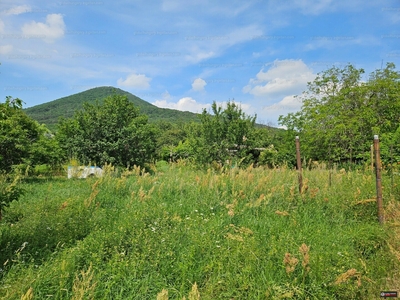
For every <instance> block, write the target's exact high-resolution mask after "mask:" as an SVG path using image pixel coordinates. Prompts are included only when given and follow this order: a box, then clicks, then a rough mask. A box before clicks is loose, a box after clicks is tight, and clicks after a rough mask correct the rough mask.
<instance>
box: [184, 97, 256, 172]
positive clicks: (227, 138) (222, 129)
mask: <svg viewBox="0 0 400 300" xmlns="http://www.w3.org/2000/svg"><path fill="white" fill-rule="evenodd" d="M211 109H212V113H210V112H208V111H207V110H205V109H204V110H203V112H202V114H201V116H200V120H201V124H200V125H199V128H198V130H196V131H194V132H193V135H192V137H191V145H192V146H193V152H194V153H195V159H196V161H198V162H199V163H202V164H207V163H211V162H213V161H216V162H221V163H225V161H226V160H228V159H231V158H240V159H246V158H248V159H249V160H250V159H251V158H250V156H251V150H252V147H253V145H254V141H255V134H254V133H255V127H254V124H255V120H256V117H255V116H254V117H251V116H247V115H246V114H245V113H244V112H243V111H242V109H241V107H240V106H239V105H237V104H236V103H235V102H233V101H232V102H231V101H229V102H228V103H227V105H226V108H225V109H222V107H221V106H218V105H217V104H216V102H215V101H214V102H213V104H212V106H211Z"/></svg>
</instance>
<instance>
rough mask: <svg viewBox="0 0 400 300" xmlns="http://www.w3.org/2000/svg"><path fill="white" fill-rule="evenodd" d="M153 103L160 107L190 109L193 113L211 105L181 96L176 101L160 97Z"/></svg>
mask: <svg viewBox="0 0 400 300" xmlns="http://www.w3.org/2000/svg"><path fill="white" fill-rule="evenodd" d="M153 104H154V105H155V106H158V107H161V108H171V109H176V110H181V111H190V112H194V113H201V112H202V111H203V108H205V109H208V108H210V107H211V105H210V104H202V103H198V102H197V101H196V100H195V99H193V98H192V97H183V98H181V99H179V101H178V102H168V101H167V100H165V99H162V100H157V101H155V102H153Z"/></svg>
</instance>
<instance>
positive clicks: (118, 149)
mask: <svg viewBox="0 0 400 300" xmlns="http://www.w3.org/2000/svg"><path fill="white" fill-rule="evenodd" d="M83 107H84V108H83V110H81V111H77V112H76V113H75V115H74V117H73V118H72V119H61V120H60V122H59V124H58V133H57V139H58V141H59V142H60V146H61V147H62V149H64V151H65V152H66V153H67V155H68V156H69V157H75V158H77V159H78V160H79V161H81V162H82V163H85V164H89V163H92V164H96V165H100V166H101V165H104V164H105V163H111V164H114V165H119V166H125V167H132V166H133V165H138V166H143V165H144V163H145V162H147V161H149V160H150V159H151V158H153V157H154V154H155V147H156V141H155V138H156V133H157V131H156V129H155V127H154V126H153V125H149V124H148V123H147V116H145V115H141V114H139V109H138V108H136V107H135V106H134V104H133V103H131V102H130V101H129V99H128V98H127V97H126V96H124V95H117V94H114V95H112V96H109V97H107V98H106V99H104V103H103V104H102V105H100V104H99V103H98V102H97V103H96V104H88V103H85V104H84V106H83Z"/></svg>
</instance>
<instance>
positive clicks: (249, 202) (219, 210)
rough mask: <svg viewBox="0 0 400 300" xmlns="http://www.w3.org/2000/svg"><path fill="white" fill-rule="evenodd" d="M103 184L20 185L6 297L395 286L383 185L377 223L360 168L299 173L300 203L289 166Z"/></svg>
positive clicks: (181, 168)
mask: <svg viewBox="0 0 400 300" xmlns="http://www.w3.org/2000/svg"><path fill="white" fill-rule="evenodd" d="M107 174H108V175H107V176H105V177H103V178H100V179H96V178H90V179H84V180H83V179H72V180H67V179H65V178H38V179H36V180H31V181H29V180H28V181H26V182H25V183H24V185H23V187H24V188H25V189H26V193H25V195H24V196H23V197H22V198H21V199H20V201H18V202H12V203H11V205H10V207H9V208H8V209H7V212H6V214H5V215H4V220H3V222H2V223H0V267H1V272H0V298H1V299H48V298H50V299H183V298H185V299H200V298H201V299H282V298H292V299H378V298H379V293H380V291H381V290H385V289H396V284H397V288H398V283H399V258H400V252H399V250H398V249H399V246H400V236H399V230H398V228H399V224H398V216H399V215H398V214H399V205H398V201H397V200H396V199H395V196H394V195H392V194H391V193H390V191H391V190H392V189H391V187H390V186H389V184H390V180H389V178H386V177H384V182H383V183H384V204H385V214H386V219H387V220H386V223H385V225H383V226H380V225H379V223H378V221H377V217H376V203H375V202H373V201H369V200H370V199H374V198H375V181H374V175H373V173H372V172H368V171H363V172H361V171H353V172H347V171H345V170H333V171H331V174H329V171H327V170H325V169H323V168H321V169H315V170H312V171H304V173H303V178H304V188H303V190H302V193H299V191H298V186H297V173H296V172H295V171H293V170H288V169H285V168H283V169H264V168H252V167H249V168H247V169H238V168H233V169H231V168H228V169H223V168H222V169H218V168H217V170H215V169H209V170H207V171H199V170H193V169H192V168H190V166H185V164H184V162H179V163H178V164H172V165H165V164H164V165H162V164H159V165H157V166H154V167H153V168H152V174H151V175H150V174H149V173H146V172H145V171H143V170H140V169H138V168H136V169H135V170H133V171H132V172H124V173H122V174H121V175H120V176H113V170H112V169H111V168H110V170H109V172H107ZM329 178H330V179H331V180H329ZM396 180H397V181H395V184H398V183H399V178H396Z"/></svg>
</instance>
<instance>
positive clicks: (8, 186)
mask: <svg viewBox="0 0 400 300" xmlns="http://www.w3.org/2000/svg"><path fill="white" fill-rule="evenodd" d="M20 180H21V175H20V174H18V173H10V174H0V221H1V220H2V215H3V211H4V209H5V208H6V207H8V206H9V205H10V203H11V202H12V201H15V200H18V199H19V197H20V196H22V195H23V193H24V189H23V188H22V187H21V186H20Z"/></svg>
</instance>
